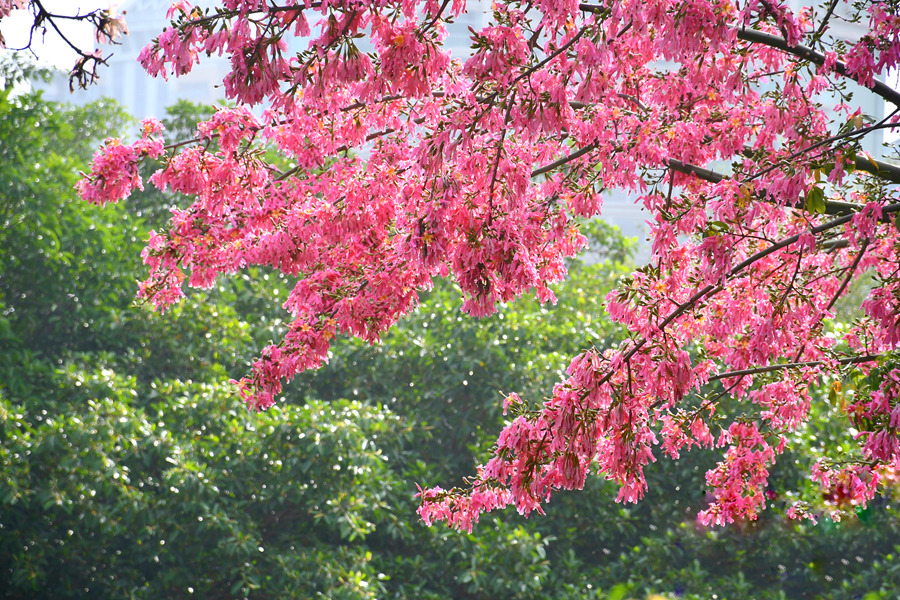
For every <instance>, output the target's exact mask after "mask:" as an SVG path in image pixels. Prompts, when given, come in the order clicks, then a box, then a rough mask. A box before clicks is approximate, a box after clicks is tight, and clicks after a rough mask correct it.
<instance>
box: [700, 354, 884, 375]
mask: <svg viewBox="0 0 900 600" xmlns="http://www.w3.org/2000/svg"><path fill="white" fill-rule="evenodd" d="M879 357H880V355H877V354H867V355H865V356H854V357H851V358H841V359H839V360H838V361H837V362H838V363H839V364H842V365H855V364H860V363H867V362H875V361H876V360H878V358H879ZM824 364H825V361H824V360H812V361H807V362H792V363H782V364H778V365H769V366H766V367H754V368H752V369H743V370H741V371H728V372H727V373H720V374H718V375H713V376H712V377H710V378H709V380H710V381H718V380H720V379H731V378H732V377H743V376H744V375H757V374H759V373H771V372H772V371H780V370H784V369H799V368H801V367H818V366H819V365H824Z"/></svg>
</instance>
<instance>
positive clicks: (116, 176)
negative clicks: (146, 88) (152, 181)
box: [76, 119, 164, 206]
mask: <svg viewBox="0 0 900 600" xmlns="http://www.w3.org/2000/svg"><path fill="white" fill-rule="evenodd" d="M142 125H143V127H142V137H141V139H139V140H137V141H136V142H134V143H133V144H123V143H122V141H121V140H118V139H115V138H110V139H107V140H106V143H105V144H104V145H103V147H102V148H100V150H99V151H98V152H97V153H96V154H95V155H94V162H93V164H92V165H91V172H90V173H88V174H85V173H82V174H81V175H82V177H83V179H82V180H81V181H79V182H78V184H77V185H76V189H77V190H78V193H79V194H80V195H81V197H82V198H84V199H85V200H87V201H88V202H90V203H91V204H99V205H100V206H102V205H104V204H106V203H107V202H118V201H119V200H121V199H123V198H127V197H128V196H129V195H130V194H131V192H133V191H134V190H135V189H140V190H143V189H144V183H143V181H142V180H141V176H140V174H139V173H138V164H139V162H140V161H141V160H142V159H143V158H144V157H149V158H158V157H160V156H161V155H162V154H163V152H164V149H163V139H162V135H161V134H162V125H161V124H160V123H159V121H157V120H155V119H146V120H144V121H143V122H142Z"/></svg>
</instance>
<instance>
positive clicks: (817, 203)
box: [806, 186, 828, 215]
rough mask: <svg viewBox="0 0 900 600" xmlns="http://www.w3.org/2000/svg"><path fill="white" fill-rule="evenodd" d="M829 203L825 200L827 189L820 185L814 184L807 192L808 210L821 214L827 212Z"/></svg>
mask: <svg viewBox="0 0 900 600" xmlns="http://www.w3.org/2000/svg"><path fill="white" fill-rule="evenodd" d="M827 206H828V203H827V202H826V201H825V190H823V189H822V188H820V187H819V186H813V187H812V188H810V190H809V191H808V192H807V193H806V210H808V211H809V212H813V213H817V214H820V215H824V214H825V209H826V208H827Z"/></svg>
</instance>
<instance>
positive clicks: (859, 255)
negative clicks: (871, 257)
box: [825, 240, 869, 310]
mask: <svg viewBox="0 0 900 600" xmlns="http://www.w3.org/2000/svg"><path fill="white" fill-rule="evenodd" d="M868 247H869V240H864V241H863V243H862V244H860V246H859V252H858V253H857V254H856V258H855V259H853V264H852V265H850V270H849V271H847V275H846V277H844V281H843V283H841V287H840V289H838V291H837V292H836V293H835V294H834V297H833V298H832V299H831V302H829V303H828V306H826V307H825V310H831V307H832V306H834V303H835V302H837V301H838V298H840V297H841V294H843V293H844V290H846V289H847V286H848V285H850V280H851V279H853V274H854V273H855V272H856V267H858V266H859V261H861V260H862V257H863V254H865V253H866V248H868Z"/></svg>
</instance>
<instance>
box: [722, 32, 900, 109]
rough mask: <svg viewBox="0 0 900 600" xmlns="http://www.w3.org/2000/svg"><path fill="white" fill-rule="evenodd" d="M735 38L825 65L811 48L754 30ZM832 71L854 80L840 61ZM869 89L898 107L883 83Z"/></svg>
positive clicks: (899, 101)
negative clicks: (790, 43) (794, 44)
mask: <svg viewBox="0 0 900 600" xmlns="http://www.w3.org/2000/svg"><path fill="white" fill-rule="evenodd" d="M737 36H738V39H741V40H744V41H745V42H750V43H753V44H762V45H764V46H769V47H770V48H777V49H778V50H781V51H782V52H786V53H788V54H793V55H794V56H796V57H798V58H802V59H803V60H808V61H809V62H811V63H813V64H816V65H823V64H825V55H824V54H820V53H818V52H816V51H815V50H813V49H812V48H808V47H806V46H802V45H800V44H798V45H796V46H791V45H789V44H788V43H787V41H785V40H784V39H783V38H780V37H778V36H775V35H771V34H769V33H763V32H762V31H756V30H755V29H738V30H737ZM834 70H835V72H837V73H839V74H841V75H843V76H844V77H847V78H849V79H854V78H853V76H852V75H850V73H849V72H848V71H847V65H845V64H844V63H842V62H840V61H835V63H834ZM854 81H855V79H854ZM870 89H871V90H872V91H873V92H874V93H876V94H878V95H879V96H881V97H882V98H884V99H885V100H887V101H888V102H890V103H892V104H894V105H895V106H900V92H898V91H897V90H895V89H894V88H892V87H891V86H889V85H888V84H886V83H884V82H883V81H880V80H878V79H876V80H875V83H874V85H873V86H872V87H871V88H870Z"/></svg>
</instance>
